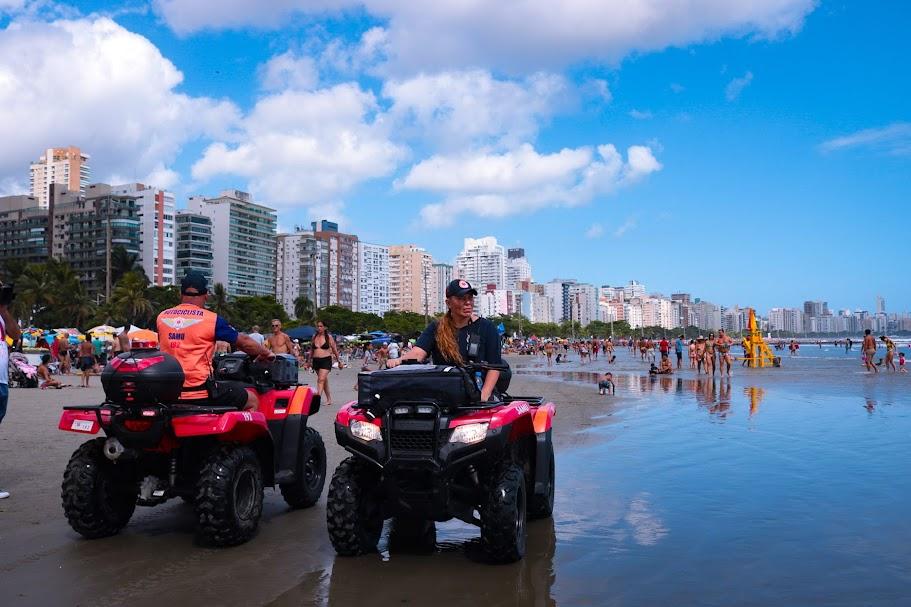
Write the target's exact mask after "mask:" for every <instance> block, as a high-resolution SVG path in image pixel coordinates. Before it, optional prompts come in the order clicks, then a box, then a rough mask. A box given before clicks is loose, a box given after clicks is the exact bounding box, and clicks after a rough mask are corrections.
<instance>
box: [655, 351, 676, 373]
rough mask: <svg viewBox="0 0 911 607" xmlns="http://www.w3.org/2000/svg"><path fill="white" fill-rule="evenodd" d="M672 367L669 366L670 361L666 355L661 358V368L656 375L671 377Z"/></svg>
mask: <svg viewBox="0 0 911 607" xmlns="http://www.w3.org/2000/svg"><path fill="white" fill-rule="evenodd" d="M673 372H674V367H673V365H671V359H670V357H669V356H667V355H666V354H665V355H664V356H662V357H661V366H660V367H658V375H671V374H672V373H673Z"/></svg>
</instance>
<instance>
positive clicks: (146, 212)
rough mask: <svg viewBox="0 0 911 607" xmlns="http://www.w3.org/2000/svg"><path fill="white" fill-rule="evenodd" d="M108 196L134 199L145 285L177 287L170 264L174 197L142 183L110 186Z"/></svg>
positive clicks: (174, 273)
mask: <svg viewBox="0 0 911 607" xmlns="http://www.w3.org/2000/svg"><path fill="white" fill-rule="evenodd" d="M111 192H112V193H114V194H125V195H127V196H135V197H136V205H137V206H138V207H139V210H138V213H137V214H138V215H139V241H140V242H139V259H140V261H141V263H142V269H143V270H144V271H145V273H146V276H148V277H149V282H150V283H151V284H153V285H156V286H159V287H161V286H165V285H173V284H177V283H179V282H180V280H179V279H180V278H182V276H179V277H178V276H177V273H176V270H175V261H174V243H175V241H176V238H177V236H176V232H177V230H176V227H175V225H174V217H175V215H176V212H177V211H176V205H175V203H174V194H173V193H172V192H168V191H165V190H162V189H159V188H156V187H152V186H147V185H145V184H142V183H128V184H125V185H116V186H111Z"/></svg>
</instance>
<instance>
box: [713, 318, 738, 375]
mask: <svg viewBox="0 0 911 607" xmlns="http://www.w3.org/2000/svg"><path fill="white" fill-rule="evenodd" d="M733 344H734V340H733V339H731V336H730V335H728V334H727V333H725V332H724V329H718V339H716V340H715V347H716V348H717V349H718V369H719V371H720V373H721V374H722V375H724V374H725V368H726V369H727V376H728V377H730V376H731V346H732V345H733Z"/></svg>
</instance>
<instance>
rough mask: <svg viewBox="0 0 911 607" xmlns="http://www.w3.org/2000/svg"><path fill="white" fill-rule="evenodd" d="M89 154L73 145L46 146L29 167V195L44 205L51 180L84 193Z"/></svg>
mask: <svg viewBox="0 0 911 607" xmlns="http://www.w3.org/2000/svg"><path fill="white" fill-rule="evenodd" d="M88 161H89V155H88V154H83V153H82V151H81V150H80V149H79V148H77V147H74V146H69V147H65V148H48V149H47V150H45V152H44V154H42V155H41V157H40V158H38V160H37V161H36V162H33V163H32V164H31V167H30V171H29V186H30V190H31V197H32V198H34V199H35V200H37V201H38V206H39V207H40V208H42V209H46V208H48V205H49V202H50V188H51V184H59V185H62V186H64V187H65V188H66V189H67V190H68V191H70V192H78V193H80V194H85V188H86V187H87V186H88V185H89V177H90V175H91V169H90V168H89V165H88Z"/></svg>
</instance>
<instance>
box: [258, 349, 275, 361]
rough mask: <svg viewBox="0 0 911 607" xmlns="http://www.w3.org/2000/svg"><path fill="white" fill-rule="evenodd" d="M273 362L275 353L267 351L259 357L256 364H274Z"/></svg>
mask: <svg viewBox="0 0 911 607" xmlns="http://www.w3.org/2000/svg"><path fill="white" fill-rule="evenodd" d="M273 360H275V352H268V351H266V352H263V353H261V354H260V355H259V356H257V357H256V360H255V361H254V362H258V363H265V362H272V361H273Z"/></svg>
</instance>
